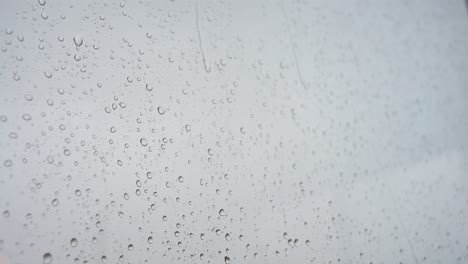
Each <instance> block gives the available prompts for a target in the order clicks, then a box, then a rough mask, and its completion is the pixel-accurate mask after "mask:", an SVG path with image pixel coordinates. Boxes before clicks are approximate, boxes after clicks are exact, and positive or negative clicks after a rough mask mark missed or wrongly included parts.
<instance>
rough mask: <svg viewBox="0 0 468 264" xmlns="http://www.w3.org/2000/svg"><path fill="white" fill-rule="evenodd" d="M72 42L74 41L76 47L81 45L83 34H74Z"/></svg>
mask: <svg viewBox="0 0 468 264" xmlns="http://www.w3.org/2000/svg"><path fill="white" fill-rule="evenodd" d="M73 42H75V45H76V46H77V47H80V46H81V45H83V36H81V35H76V36H74V37H73Z"/></svg>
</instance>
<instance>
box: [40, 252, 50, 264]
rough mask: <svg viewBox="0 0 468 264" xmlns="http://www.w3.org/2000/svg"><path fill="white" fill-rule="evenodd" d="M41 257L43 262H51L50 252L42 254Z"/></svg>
mask: <svg viewBox="0 0 468 264" xmlns="http://www.w3.org/2000/svg"><path fill="white" fill-rule="evenodd" d="M42 258H43V262H44V264H50V263H52V254H50V253H45V254H44V256H43V257H42Z"/></svg>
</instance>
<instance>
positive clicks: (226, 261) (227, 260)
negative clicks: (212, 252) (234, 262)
mask: <svg viewBox="0 0 468 264" xmlns="http://www.w3.org/2000/svg"><path fill="white" fill-rule="evenodd" d="M224 263H226V264H230V263H231V259H230V258H229V257H228V256H226V257H224Z"/></svg>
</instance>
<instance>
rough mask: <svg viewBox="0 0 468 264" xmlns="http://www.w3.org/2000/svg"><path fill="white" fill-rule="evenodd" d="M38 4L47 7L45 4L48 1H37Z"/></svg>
mask: <svg viewBox="0 0 468 264" xmlns="http://www.w3.org/2000/svg"><path fill="white" fill-rule="evenodd" d="M37 2H38V3H39V4H40V5H41V6H45V4H46V1H45V0H37Z"/></svg>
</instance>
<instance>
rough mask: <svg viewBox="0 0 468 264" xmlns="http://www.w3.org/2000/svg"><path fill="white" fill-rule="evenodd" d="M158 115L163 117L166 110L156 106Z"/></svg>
mask: <svg viewBox="0 0 468 264" xmlns="http://www.w3.org/2000/svg"><path fill="white" fill-rule="evenodd" d="M158 113H159V114H160V115H164V114H165V113H166V110H165V109H164V108H162V107H161V106H158Z"/></svg>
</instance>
